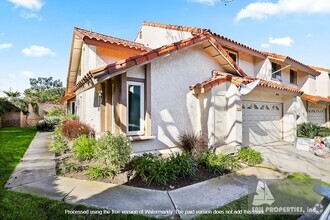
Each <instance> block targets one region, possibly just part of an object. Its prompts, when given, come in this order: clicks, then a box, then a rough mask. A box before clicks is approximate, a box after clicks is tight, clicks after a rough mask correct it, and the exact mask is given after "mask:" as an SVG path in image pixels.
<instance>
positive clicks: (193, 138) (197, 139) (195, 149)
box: [178, 131, 208, 157]
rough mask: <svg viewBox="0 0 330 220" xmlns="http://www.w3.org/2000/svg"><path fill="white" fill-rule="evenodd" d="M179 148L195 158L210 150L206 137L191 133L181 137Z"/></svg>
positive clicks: (182, 134) (184, 133)
mask: <svg viewBox="0 0 330 220" xmlns="http://www.w3.org/2000/svg"><path fill="white" fill-rule="evenodd" d="M178 146H179V147H180V148H182V149H183V150H184V151H185V152H187V153H189V154H190V155H192V156H193V157H196V156H197V155H198V154H200V153H202V152H204V151H206V150H207V148H208V140H207V138H206V137H205V136H204V135H198V134H195V133H193V132H191V131H186V132H183V133H181V134H180V135H179V143H178Z"/></svg>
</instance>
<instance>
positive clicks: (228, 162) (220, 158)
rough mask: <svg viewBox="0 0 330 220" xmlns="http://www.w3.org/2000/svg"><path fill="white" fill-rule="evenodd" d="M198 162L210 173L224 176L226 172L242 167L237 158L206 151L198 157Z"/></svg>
mask: <svg viewBox="0 0 330 220" xmlns="http://www.w3.org/2000/svg"><path fill="white" fill-rule="evenodd" d="M196 162H197V164H199V165H202V166H204V167H205V168H206V169H207V170H208V171H209V172H212V173H215V174H223V173H225V172H226V171H229V170H233V169H237V168H239V167H240V164H239V162H238V161H237V158H236V157H233V156H230V155H223V154H221V153H220V154H216V153H214V152H211V151H205V152H203V153H201V154H200V155H198V156H197V158H196Z"/></svg>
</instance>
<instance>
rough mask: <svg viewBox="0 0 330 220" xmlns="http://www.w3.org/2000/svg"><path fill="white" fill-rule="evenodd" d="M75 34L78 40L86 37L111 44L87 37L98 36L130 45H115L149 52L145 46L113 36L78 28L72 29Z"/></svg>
mask: <svg viewBox="0 0 330 220" xmlns="http://www.w3.org/2000/svg"><path fill="white" fill-rule="evenodd" d="M77 32H79V34H80V36H79V35H78V36H79V37H80V38H82V39H83V38H84V37H88V38H89V39H93V38H94V39H96V40H98V41H99V40H103V41H104V42H110V43H113V42H111V41H109V40H105V39H98V38H96V36H88V35H87V34H90V35H93V34H94V35H95V34H96V35H99V36H101V37H105V38H111V39H112V40H114V41H123V42H127V43H129V44H131V45H124V44H122V43H118V42H117V44H122V45H123V46H128V47H135V48H136V49H140V50H146V51H148V50H151V48H149V47H146V46H144V45H143V44H142V43H138V42H135V41H131V40H127V39H123V38H119V37H114V36H111V35H107V34H102V33H99V32H95V31H92V30H86V29H83V28H79V27H74V33H77Z"/></svg>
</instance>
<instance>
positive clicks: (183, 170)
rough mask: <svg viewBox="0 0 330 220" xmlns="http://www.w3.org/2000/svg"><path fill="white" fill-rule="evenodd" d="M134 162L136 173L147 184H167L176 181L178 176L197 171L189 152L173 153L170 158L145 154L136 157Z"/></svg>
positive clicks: (181, 176) (191, 174) (188, 174)
mask: <svg viewBox="0 0 330 220" xmlns="http://www.w3.org/2000/svg"><path fill="white" fill-rule="evenodd" d="M132 164H133V166H134V169H135V171H136V174H137V175H139V176H140V178H141V179H142V180H143V181H145V182H146V184H147V185H150V184H151V183H158V184H161V185H167V184H170V183H174V182H175V181H176V180H177V179H178V178H184V177H188V176H193V175H194V174H195V172H196V165H195V162H194V161H193V159H192V158H191V157H190V156H189V155H188V154H187V153H182V154H177V155H173V156H171V157H169V158H162V157H161V156H159V155H153V154H143V155H142V156H140V157H135V158H134V159H133V162H132Z"/></svg>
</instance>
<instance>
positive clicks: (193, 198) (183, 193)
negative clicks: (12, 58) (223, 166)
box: [6, 133, 284, 219]
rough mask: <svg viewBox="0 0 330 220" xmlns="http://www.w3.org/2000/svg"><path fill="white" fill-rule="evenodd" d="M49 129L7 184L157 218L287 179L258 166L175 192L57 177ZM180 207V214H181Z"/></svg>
mask: <svg viewBox="0 0 330 220" xmlns="http://www.w3.org/2000/svg"><path fill="white" fill-rule="evenodd" d="M49 138H50V134H49V133H38V134H37V135H36V137H35V139H34V140H33V142H32V143H31V145H30V146H29V148H28V150H27V151H26V153H25V155H24V157H23V159H22V161H21V162H20V163H19V165H18V166H17V168H16V169H15V171H14V172H13V174H12V175H11V177H10V179H9V180H8V182H7V184H6V187H8V188H10V189H11V190H14V191H17V192H23V193H30V194H34V195H38V196H42V197H47V198H50V199H55V200H61V201H65V202H68V203H72V204H83V205H86V206H92V207H97V208H101V209H109V210H120V211H122V212H127V213H133V214H144V215H151V216H155V217H173V216H178V214H179V216H180V217H181V218H185V219H186V218H192V217H194V216H196V214H197V213H196V211H202V210H211V209H215V208H218V207H219V206H222V205H225V204H227V203H229V202H231V201H233V200H236V199H238V198H240V197H242V196H244V195H247V194H248V193H249V192H251V191H250V189H251V188H252V189H255V188H256V186H257V181H258V179H277V180H278V179H282V178H284V175H283V174H281V173H279V172H277V171H274V170H272V169H268V168H263V167H253V168H247V169H244V170H240V171H238V172H236V173H232V174H230V175H226V176H222V177H220V178H215V179H211V180H207V181H204V182H201V183H198V184H195V185H191V186H186V187H183V188H180V189H176V190H173V191H160V190H150V189H143V188H136V187H130V186H124V185H114V184H109V183H102V182H96V181H87V180H78V179H72V178H66V177H57V176H55V162H54V154H52V153H49V152H48V148H47V145H48V143H49ZM180 211H181V212H180Z"/></svg>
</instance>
